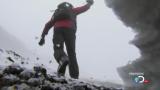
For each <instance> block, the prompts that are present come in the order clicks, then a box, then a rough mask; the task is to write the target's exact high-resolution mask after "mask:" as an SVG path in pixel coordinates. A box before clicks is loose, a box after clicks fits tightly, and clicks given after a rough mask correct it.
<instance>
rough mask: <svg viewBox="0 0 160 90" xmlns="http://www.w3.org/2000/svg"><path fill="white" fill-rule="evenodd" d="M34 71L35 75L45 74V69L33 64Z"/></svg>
mask: <svg viewBox="0 0 160 90" xmlns="http://www.w3.org/2000/svg"><path fill="white" fill-rule="evenodd" d="M34 71H35V72H36V76H37V77H38V76H39V74H42V75H46V74H47V70H46V69H45V68H44V67H42V66H35V67H34Z"/></svg>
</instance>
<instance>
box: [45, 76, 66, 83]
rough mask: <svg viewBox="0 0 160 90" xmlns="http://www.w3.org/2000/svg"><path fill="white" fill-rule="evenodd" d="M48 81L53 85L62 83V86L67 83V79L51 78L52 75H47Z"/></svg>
mask: <svg viewBox="0 0 160 90" xmlns="http://www.w3.org/2000/svg"><path fill="white" fill-rule="evenodd" d="M46 79H47V80H49V81H50V82H52V83H62V84H66V83H67V80H66V79H65V78H59V77H56V76H51V75H47V77H46Z"/></svg>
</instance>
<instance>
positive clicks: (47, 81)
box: [0, 64, 122, 90]
mask: <svg viewBox="0 0 160 90" xmlns="http://www.w3.org/2000/svg"><path fill="white" fill-rule="evenodd" d="M0 72H1V73H0V76H1V77H0V90H122V89H116V88H107V87H105V86H99V85H94V84H90V83H86V82H82V81H79V80H73V79H66V78H65V77H57V75H56V74H54V75H50V74H47V70H46V69H45V68H44V67H42V66H35V67H33V70H28V69H25V68H22V67H20V66H19V65H16V64H12V65H9V66H7V67H5V68H4V69H0Z"/></svg>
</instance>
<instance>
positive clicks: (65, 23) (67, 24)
mask: <svg viewBox="0 0 160 90" xmlns="http://www.w3.org/2000/svg"><path fill="white" fill-rule="evenodd" d="M89 8H90V5H89V4H86V5H84V6H81V7H77V8H73V9H72V11H73V14H74V15H73V20H67V19H66V20H59V21H55V20H54V17H53V18H51V19H50V20H49V21H48V22H47V23H46V24H45V27H44V30H43V32H42V36H44V35H46V34H48V31H49V30H50V28H52V27H53V26H54V28H71V29H77V26H76V17H77V15H78V14H81V13H83V12H85V11H87V10H88V9H89Z"/></svg>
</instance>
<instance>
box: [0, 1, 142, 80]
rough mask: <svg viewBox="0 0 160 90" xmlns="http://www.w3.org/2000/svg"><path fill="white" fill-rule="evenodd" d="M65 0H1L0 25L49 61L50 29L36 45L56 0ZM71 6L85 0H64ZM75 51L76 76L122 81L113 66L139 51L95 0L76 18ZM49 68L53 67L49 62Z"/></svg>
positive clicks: (130, 35)
mask: <svg viewBox="0 0 160 90" xmlns="http://www.w3.org/2000/svg"><path fill="white" fill-rule="evenodd" d="M63 1H65V0H61V1H60V0H45V1H44V0H1V1H0V12H1V17H0V25H1V26H2V27H3V28H5V30H7V32H9V33H10V34H12V35H14V36H16V37H17V38H18V39H19V40H21V41H22V42H23V43H25V45H26V46H27V47H28V48H29V49H30V50H31V51H32V52H33V53H37V54H38V55H40V56H43V57H44V58H46V59H45V60H46V62H48V61H50V60H53V61H54V63H55V64H56V62H55V60H54V58H53V49H52V48H53V45H52V35H53V29H51V30H50V32H49V34H48V36H47V37H46V43H45V45H44V46H43V47H40V46H38V41H39V38H38V39H36V37H40V35H41V32H42V30H43V28H44V25H45V23H46V22H47V21H48V20H49V19H50V18H51V16H52V14H53V12H51V11H52V10H55V9H56V6H57V5H58V3H60V2H63ZM66 1H68V2H71V3H72V4H73V5H74V6H75V7H77V6H81V5H84V4H85V0H79V1H76V0H66ZM77 24H78V29H77V39H76V40H77V41H76V51H77V58H78V63H79V67H80V78H91V77H92V78H94V79H96V80H102V81H113V82H118V83H122V81H121V79H120V77H119V76H118V73H117V71H116V68H117V67H119V66H123V65H125V64H127V63H128V62H130V61H131V60H135V58H138V57H139V56H140V55H139V51H138V49H137V48H136V47H134V46H133V45H131V44H129V42H130V41H131V40H132V39H133V38H134V32H133V31H132V30H131V29H130V28H127V27H125V25H123V23H122V22H121V21H120V20H119V19H118V18H117V17H116V16H115V14H114V13H113V12H112V10H111V9H109V8H107V7H106V6H105V4H104V1H103V0H96V1H95V4H94V5H93V6H92V7H91V8H90V10H88V11H87V12H85V13H83V14H81V15H79V16H78V18H77ZM53 68H57V66H56V65H53Z"/></svg>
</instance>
